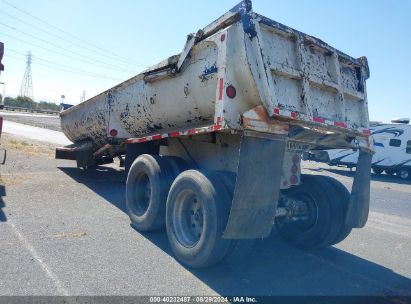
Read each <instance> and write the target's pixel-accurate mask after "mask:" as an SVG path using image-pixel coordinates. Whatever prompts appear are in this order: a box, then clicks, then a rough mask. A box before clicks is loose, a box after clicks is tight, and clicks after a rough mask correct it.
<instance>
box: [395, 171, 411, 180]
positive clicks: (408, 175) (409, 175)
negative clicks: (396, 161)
mask: <svg viewBox="0 0 411 304" xmlns="http://www.w3.org/2000/svg"><path fill="white" fill-rule="evenodd" d="M398 176H399V177H400V178H401V179H402V180H408V179H410V178H411V169H408V168H401V169H399V170H398Z"/></svg>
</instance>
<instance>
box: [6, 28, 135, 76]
mask: <svg viewBox="0 0 411 304" xmlns="http://www.w3.org/2000/svg"><path fill="white" fill-rule="evenodd" d="M0 25H3V26H5V27H8V28H10V29H12V30H14V31H16V32H19V33H21V34H23V35H26V36H29V37H31V38H34V39H37V40H39V41H42V42H45V43H47V44H49V45H51V46H54V47H55V48H58V49H62V50H66V49H65V48H64V47H61V46H59V45H58V44H55V43H52V42H50V41H48V40H45V39H42V38H39V37H37V36H34V35H31V34H29V33H26V32H24V31H22V30H19V29H17V28H15V27H13V26H10V25H7V24H5V23H3V22H0ZM71 53H72V54H75V55H77V56H80V57H84V58H87V59H90V60H93V61H95V62H99V63H100V64H104V65H107V66H110V67H112V68H115V69H117V70H123V71H125V72H128V73H132V72H131V71H128V70H125V69H123V68H122V67H119V66H116V65H112V64H108V63H105V62H104V61H101V60H97V59H95V58H91V57H88V56H84V55H82V54H79V53H77V52H73V51H71Z"/></svg>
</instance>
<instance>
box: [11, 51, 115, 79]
mask: <svg viewBox="0 0 411 304" xmlns="http://www.w3.org/2000/svg"><path fill="white" fill-rule="evenodd" d="M7 57H10V58H13V59H16V60H21V61H26V60H25V59H23V58H19V57H16V56H13V55H7ZM33 63H34V64H38V65H42V66H45V67H48V68H51V69H54V70H60V71H64V72H69V73H73V74H77V75H81V76H86V77H91V78H101V79H106V80H117V81H121V79H118V78H114V77H110V76H106V75H100V74H93V73H81V72H76V71H73V70H69V69H64V68H59V67H55V66H52V65H48V64H44V63H40V62H36V61H35V60H34V61H33Z"/></svg>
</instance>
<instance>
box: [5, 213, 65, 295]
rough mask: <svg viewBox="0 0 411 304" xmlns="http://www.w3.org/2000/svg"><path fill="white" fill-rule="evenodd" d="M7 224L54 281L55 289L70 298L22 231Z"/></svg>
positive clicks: (10, 223) (11, 224)
mask: <svg viewBox="0 0 411 304" xmlns="http://www.w3.org/2000/svg"><path fill="white" fill-rule="evenodd" d="M7 223H8V224H9V225H10V226H11V228H13V231H14V233H15V234H16V235H17V237H18V239H19V240H20V242H21V243H22V244H23V246H24V247H25V248H26V249H27V250H28V251H30V253H31V255H32V256H33V258H34V260H35V261H37V263H38V264H39V265H40V267H41V269H43V271H44V272H45V273H46V275H47V276H48V277H49V278H50V279H51V280H52V282H53V283H54V285H55V287H56V288H57V290H58V291H59V292H60V293H61V294H62V295H63V296H68V295H69V292H68V290H67V289H66V288H65V287H64V286H63V283H62V282H61V281H60V280H59V278H58V277H57V275H56V274H55V273H53V271H51V269H50V268H49V267H48V266H47V264H46V263H44V261H43V260H42V259H41V258H40V256H39V254H38V253H37V251H36V249H34V247H33V246H32V245H31V244H30V242H29V241H28V240H27V239H26V238H25V237H24V236H23V235H22V234H21V233H20V231H19V230H18V229H17V227H16V226H15V225H14V224H13V223H12V222H10V220H8V221H7Z"/></svg>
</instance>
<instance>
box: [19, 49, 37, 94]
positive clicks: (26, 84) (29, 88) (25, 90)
mask: <svg viewBox="0 0 411 304" xmlns="http://www.w3.org/2000/svg"><path fill="white" fill-rule="evenodd" d="M20 96H23V97H29V98H31V99H33V82H32V80H31V52H28V53H27V61H26V71H25V72H24V76H23V81H22V82H21V88H20ZM33 100H34V99H33Z"/></svg>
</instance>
